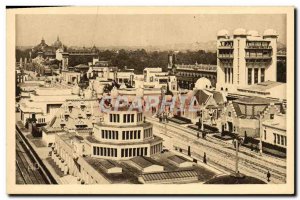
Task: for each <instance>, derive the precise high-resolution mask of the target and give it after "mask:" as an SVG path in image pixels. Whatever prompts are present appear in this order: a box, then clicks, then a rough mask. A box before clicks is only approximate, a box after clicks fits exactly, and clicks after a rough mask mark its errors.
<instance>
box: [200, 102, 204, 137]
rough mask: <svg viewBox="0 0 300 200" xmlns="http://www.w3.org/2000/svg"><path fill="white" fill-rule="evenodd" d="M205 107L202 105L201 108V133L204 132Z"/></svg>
mask: <svg viewBox="0 0 300 200" xmlns="http://www.w3.org/2000/svg"><path fill="white" fill-rule="evenodd" d="M203 118H204V105H203V103H202V106H201V131H202V132H203V131H204V124H203V123H204V119H203Z"/></svg>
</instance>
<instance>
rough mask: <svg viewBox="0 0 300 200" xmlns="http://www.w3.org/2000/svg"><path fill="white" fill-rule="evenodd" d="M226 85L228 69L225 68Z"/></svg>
mask: <svg viewBox="0 0 300 200" xmlns="http://www.w3.org/2000/svg"><path fill="white" fill-rule="evenodd" d="M225 83H227V68H225Z"/></svg>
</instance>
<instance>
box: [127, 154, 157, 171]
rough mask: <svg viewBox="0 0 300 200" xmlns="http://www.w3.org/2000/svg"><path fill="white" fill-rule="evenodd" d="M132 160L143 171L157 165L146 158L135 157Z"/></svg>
mask: <svg viewBox="0 0 300 200" xmlns="http://www.w3.org/2000/svg"><path fill="white" fill-rule="evenodd" d="M130 160H131V161H132V162H133V163H134V164H136V165H138V166H139V167H141V168H143V169H144V168H146V167H150V166H152V165H155V164H156V163H155V161H154V160H152V159H151V158H146V157H143V156H138V157H134V158H132V159H130Z"/></svg>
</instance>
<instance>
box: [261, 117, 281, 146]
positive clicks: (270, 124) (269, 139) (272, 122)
mask: <svg viewBox="0 0 300 200" xmlns="http://www.w3.org/2000/svg"><path fill="white" fill-rule="evenodd" d="M286 133H287V132H286V115H274V117H273V119H269V120H265V121H263V122H262V127H261V135H262V141H263V142H266V143H269V144H272V145H275V146H279V147H283V148H286V146H287V134H286Z"/></svg>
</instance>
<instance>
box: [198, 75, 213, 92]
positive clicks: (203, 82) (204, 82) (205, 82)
mask: <svg viewBox="0 0 300 200" xmlns="http://www.w3.org/2000/svg"><path fill="white" fill-rule="evenodd" d="M210 87H211V82H210V80H209V79H207V78H205V77H202V78H199V79H198V80H197V82H196V84H195V87H194V89H197V90H202V89H206V88H210Z"/></svg>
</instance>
